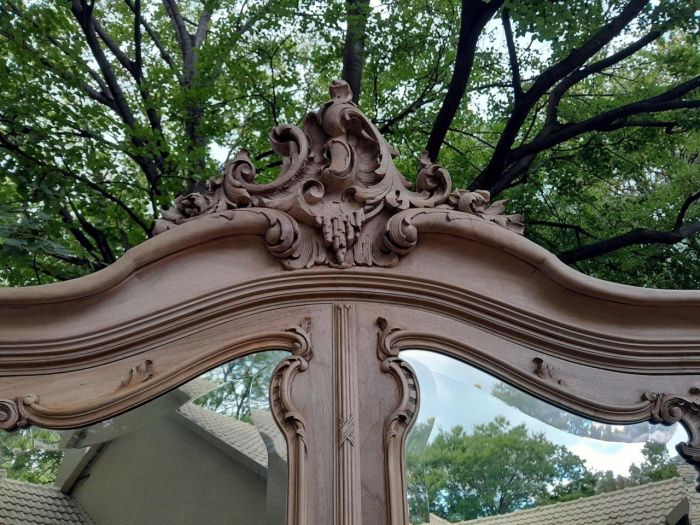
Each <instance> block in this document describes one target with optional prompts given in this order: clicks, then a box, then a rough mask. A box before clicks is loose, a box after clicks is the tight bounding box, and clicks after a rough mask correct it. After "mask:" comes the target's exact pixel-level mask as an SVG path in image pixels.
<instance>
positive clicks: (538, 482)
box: [406, 416, 678, 524]
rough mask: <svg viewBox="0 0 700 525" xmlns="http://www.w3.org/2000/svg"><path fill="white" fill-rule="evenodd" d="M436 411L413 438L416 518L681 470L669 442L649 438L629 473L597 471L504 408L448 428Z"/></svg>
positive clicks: (606, 488)
mask: <svg viewBox="0 0 700 525" xmlns="http://www.w3.org/2000/svg"><path fill="white" fill-rule="evenodd" d="M433 425H434V419H433V418H431V419H428V420H427V421H425V422H423V423H419V424H417V425H416V426H415V427H414V429H413V431H412V432H411V435H410V436H409V438H408V441H407V445H406V462H407V479H408V494H407V496H408V503H409V514H410V521H411V523H412V524H420V523H427V522H428V521H429V518H430V513H433V514H436V515H438V516H440V517H442V518H445V519H448V520H450V521H460V520H470V519H475V518H479V517H483V516H491V515H495V514H505V513H508V512H513V511H515V510H519V509H525V508H530V507H535V506H539V505H546V504H551V503H556V502H561V501H570V500H574V499H578V498H581V497H588V496H593V495H595V494H600V493H603V492H610V491H613V490H619V489H622V488H625V487H630V486H634V485H642V484H644V483H649V482H654V481H661V480H663V479H668V478H671V477H675V476H678V470H677V467H676V465H675V463H674V460H673V459H672V458H671V457H670V455H669V452H668V450H667V449H666V447H665V445H664V444H662V443H656V442H652V441H649V442H647V443H646V444H645V445H644V448H643V451H642V454H643V457H644V460H643V461H642V463H641V464H639V465H635V464H633V465H631V466H630V468H629V474H628V475H627V476H621V475H617V476H616V475H615V474H614V473H613V472H612V471H600V472H596V471H593V470H590V469H589V468H587V466H586V464H585V460H583V459H582V458H580V457H579V456H577V455H576V454H573V453H572V452H570V451H569V450H567V449H566V448H565V447H564V446H561V445H557V444H555V443H553V442H552V441H550V440H549V439H547V437H546V436H545V434H544V433H541V432H539V433H535V432H531V431H529V430H528V429H527V427H526V426H525V424H520V425H517V426H512V425H511V423H510V422H509V421H508V420H507V419H506V418H504V417H503V416H497V417H496V418H495V419H494V420H493V421H491V422H489V423H486V424H481V425H475V426H474V428H473V430H472V432H471V433H468V432H466V431H465V429H464V428H463V427H461V426H455V427H453V428H451V429H449V430H443V429H440V430H439V431H438V433H437V434H436V435H435V436H434V437H433V439H432V440H431V439H430V435H431V433H432V431H433Z"/></svg>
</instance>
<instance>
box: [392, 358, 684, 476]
mask: <svg viewBox="0 0 700 525" xmlns="http://www.w3.org/2000/svg"><path fill="white" fill-rule="evenodd" d="M401 356H402V357H403V358H404V359H406V361H408V362H409V363H410V364H411V365H412V366H413V368H414V370H415V371H416V374H417V376H418V382H419V384H420V388H421V406H420V411H419V414H418V422H422V421H425V420H427V419H428V418H430V417H435V423H434V426H433V432H432V434H431V438H432V437H433V436H434V435H435V434H436V433H437V432H438V431H439V429H443V430H447V429H449V428H452V427H453V426H455V425H462V426H463V427H464V428H465V430H467V431H468V430H469V429H471V428H472V427H473V426H474V425H476V424H480V423H488V422H489V421H492V420H493V419H494V417H496V416H497V415H503V416H505V417H506V418H507V419H508V420H509V421H510V422H511V423H512V424H513V425H518V424H520V423H525V425H526V426H527V428H528V430H530V431H532V432H543V433H544V434H545V436H546V437H547V438H548V439H549V440H550V441H552V442H554V443H556V444H559V445H563V446H565V447H567V448H568V449H569V450H570V451H571V452H573V453H574V454H576V455H578V456H579V457H581V458H582V459H584V460H586V465H587V466H588V468H590V469H592V470H612V471H613V472H614V473H615V474H616V475H617V474H620V475H627V474H628V470H629V466H630V465H631V464H633V463H636V464H639V463H641V462H642V461H643V456H642V447H643V446H644V442H645V441H647V440H653V441H659V442H665V443H666V446H667V448H668V450H669V452H670V454H671V457H675V456H676V455H677V453H676V451H675V444H676V443H678V442H679V441H683V440H685V439H686V433H685V430H684V429H683V428H682V427H681V426H680V424H676V425H674V426H672V427H663V426H659V425H652V424H649V423H638V424H635V425H615V426H612V425H605V424H602V423H599V424H597V427H598V428H600V429H606V427H607V429H610V430H618V431H619V432H618V434H623V435H625V436H628V437H627V439H628V440H632V441H636V442H622V441H616V442H613V441H603V440H600V439H594V438H590V437H582V436H579V435H574V434H572V433H570V432H569V431H566V430H561V429H559V428H555V427H554V426H551V425H550V424H548V423H545V422H543V421H540V420H538V419H535V418H534V417H531V416H529V415H527V414H525V413H524V412H522V411H521V410H520V409H518V408H517V407H514V406H509V405H507V404H506V403H505V402H503V401H502V400H500V399H498V398H497V397H495V396H493V395H491V390H492V388H493V386H494V385H495V384H496V383H500V381H498V380H497V379H495V378H494V377H492V376H491V375H489V374H487V373H485V372H482V371H480V370H478V369H476V368H474V367H472V366H470V365H467V364H465V363H462V362H460V361H457V360H456V359H453V358H450V357H447V356H443V355H440V354H436V353H432V352H427V351H422V350H409V351H404V352H402V354H401ZM527 401H528V402H530V401H531V400H530V399H528V400H527ZM534 403H538V404H542V405H543V406H542V407H538V408H542V409H543V411H544V412H547V411H548V410H551V412H552V413H555V412H558V411H560V409H559V408H556V407H553V406H551V405H549V404H547V403H545V402H544V401H540V400H534V399H533V400H532V403H528V404H530V405H531V404H534ZM582 419H584V420H585V418H582ZM586 421H590V420H586Z"/></svg>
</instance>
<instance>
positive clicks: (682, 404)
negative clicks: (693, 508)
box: [643, 388, 700, 492]
mask: <svg viewBox="0 0 700 525" xmlns="http://www.w3.org/2000/svg"><path fill="white" fill-rule="evenodd" d="M643 399H645V400H647V401H650V402H651V403H652V408H651V419H652V421H653V422H654V423H661V424H664V425H673V424H675V423H679V422H680V424H681V425H683V428H685V430H686V431H687V432H688V441H685V442H681V443H678V445H676V450H677V451H678V454H679V455H680V456H681V457H682V458H683V459H684V460H685V461H687V462H688V463H690V464H691V465H693V466H694V467H695V470H696V471H698V473H699V476H698V478H697V480H696V481H698V485H697V486H696V490H697V491H698V492H700V389H698V388H691V389H690V390H689V392H688V395H676V394H658V393H655V392H646V393H645V394H644V396H643Z"/></svg>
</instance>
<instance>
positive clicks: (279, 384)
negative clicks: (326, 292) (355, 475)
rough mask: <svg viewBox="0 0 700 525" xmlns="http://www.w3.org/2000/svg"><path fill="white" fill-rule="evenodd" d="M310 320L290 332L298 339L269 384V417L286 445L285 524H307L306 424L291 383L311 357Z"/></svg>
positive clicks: (307, 365)
mask: <svg viewBox="0 0 700 525" xmlns="http://www.w3.org/2000/svg"><path fill="white" fill-rule="evenodd" d="M310 327H311V320H310V319H304V321H302V323H301V326H299V327H297V328H292V329H291V330H290V331H291V332H294V333H295V334H296V335H297V336H299V339H298V343H297V344H296V345H295V347H294V348H293V349H292V355H291V356H289V357H286V358H285V359H283V360H282V361H281V362H280V363H279V364H278V365H277V368H275V371H274V373H273V375H272V381H271V383H270V406H271V409H272V415H273V417H274V419H275V422H276V423H277V426H278V427H279V428H280V430H281V431H282V433H283V434H284V436H285V439H286V442H287V464H288V467H289V478H288V486H287V495H288V496H287V524H288V525H308V524H309V522H308V485H307V478H306V461H307V455H308V450H307V445H306V421H305V420H304V416H302V414H301V413H300V412H299V410H298V409H297V408H296V407H295V406H294V403H293V401H292V383H293V382H294V378H295V377H296V375H297V374H298V373H301V372H304V371H306V370H307V369H308V368H309V361H310V360H311V357H312V356H313V353H312V349H311V337H310V334H309V331H310Z"/></svg>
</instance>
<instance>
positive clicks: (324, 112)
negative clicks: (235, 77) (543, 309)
mask: <svg viewBox="0 0 700 525" xmlns="http://www.w3.org/2000/svg"><path fill="white" fill-rule="evenodd" d="M330 96H331V100H330V101H329V102H327V103H326V104H325V105H324V106H323V107H322V108H321V109H319V110H318V111H316V112H312V113H309V114H308V115H307V116H306V118H305V119H304V123H303V126H302V129H300V128H298V127H296V126H292V125H280V126H276V127H275V128H273V130H272V131H271V132H270V142H271V144H272V149H273V150H274V151H275V152H276V153H278V154H279V155H281V156H282V159H283V160H282V168H281V172H280V175H279V177H278V178H277V180H275V181H274V182H271V183H267V184H256V183H255V175H256V170H255V166H254V164H253V162H252V161H251V159H250V157H249V154H248V152H247V151H246V150H243V151H241V152H240V153H239V154H238V156H237V157H236V158H235V159H233V160H231V161H229V162H227V163H226V165H225V166H224V170H223V174H222V176H221V177H219V178H214V179H210V180H209V181H208V182H207V183H206V184H205V185H204V188H203V190H202V191H199V192H195V193H191V194H189V195H184V196H180V197H178V198H177V199H175V201H174V203H173V207H171V208H170V209H169V210H167V211H166V212H164V213H163V216H162V218H161V219H159V220H158V221H157V222H156V226H155V229H154V233H155V234H158V233H162V232H164V231H166V230H169V229H171V228H173V227H175V226H177V225H179V224H183V223H186V222H189V221H192V220H196V219H198V218H200V217H205V216H213V215H220V214H222V213H231V212H232V211H233V216H235V214H236V213H237V212H239V211H241V210H244V209H249V210H261V211H262V210H267V211H277V212H281V213H282V214H284V215H286V216H287V217H288V218H289V220H290V221H291V222H292V223H293V224H294V225H293V226H288V225H286V224H284V223H285V222H289V221H284V220H282V219H280V218H279V217H275V218H274V220H271V226H270V230H269V232H268V233H267V234H266V241H268V246H270V244H271V243H270V241H271V240H272V241H273V242H272V245H283V246H284V247H285V249H278V250H276V251H273V250H271V252H272V253H273V255H275V256H276V257H278V258H279V259H281V260H282V261H283V264H284V266H285V267H286V268H290V269H294V268H308V267H311V266H314V265H329V266H332V267H336V268H348V267H351V266H355V265H363V266H371V265H378V266H392V265H394V264H396V263H397V262H398V255H399V254H400V253H402V252H401V251H397V250H395V249H394V247H395V245H394V244H391V243H386V242H385V239H384V232H385V229H386V228H387V227H388V224H387V221H388V219H389V218H390V217H392V216H394V215H395V214H397V213H399V212H402V211H405V210H410V209H439V210H440V212H441V218H442V219H443V220H449V217H450V214H451V213H452V214H453V213H458V214H467V215H470V216H472V217H474V218H479V219H483V220H486V221H491V222H495V223H497V224H499V225H501V226H503V227H505V228H507V229H510V230H513V231H515V232H518V233H522V230H523V223H522V217H520V216H519V215H504V211H505V202H506V201H497V202H494V203H493V204H491V205H490V206H489V198H490V196H489V193H488V192H487V191H473V192H472V191H465V190H455V191H452V181H451V179H450V175H449V173H448V172H447V170H446V169H444V168H442V167H440V166H437V165H436V164H433V163H432V162H431V161H430V159H429V158H428V156H427V154H426V153H424V154H423V155H422V156H421V158H420V171H419V173H418V175H417V177H416V184H415V191H412V190H411V189H409V188H410V186H411V184H410V183H409V182H408V181H407V180H406V179H405V178H404V176H403V175H402V174H401V173H400V172H399V171H398V169H397V168H396V166H395V165H394V162H393V158H394V157H395V156H396V155H398V152H397V151H396V149H395V148H393V147H392V146H391V145H390V144H389V143H388V142H387V141H386V140H385V139H384V137H383V136H382V135H381V134H380V133H379V130H378V129H377V128H376V127H375V126H374V125H373V124H372V122H371V121H370V120H369V119H368V118H367V117H366V116H365V115H364V114H363V113H362V112H361V111H360V110H359V109H358V108H357V106H356V105H355V104H354V103H353V102H352V92H351V91H350V87H349V86H348V84H347V83H346V82H344V81H334V82H333V83H332V84H331V87H330ZM271 218H272V216H271ZM273 222H274V223H275V224H274V225H273V224H272V223H273ZM268 237H269V238H268Z"/></svg>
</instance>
